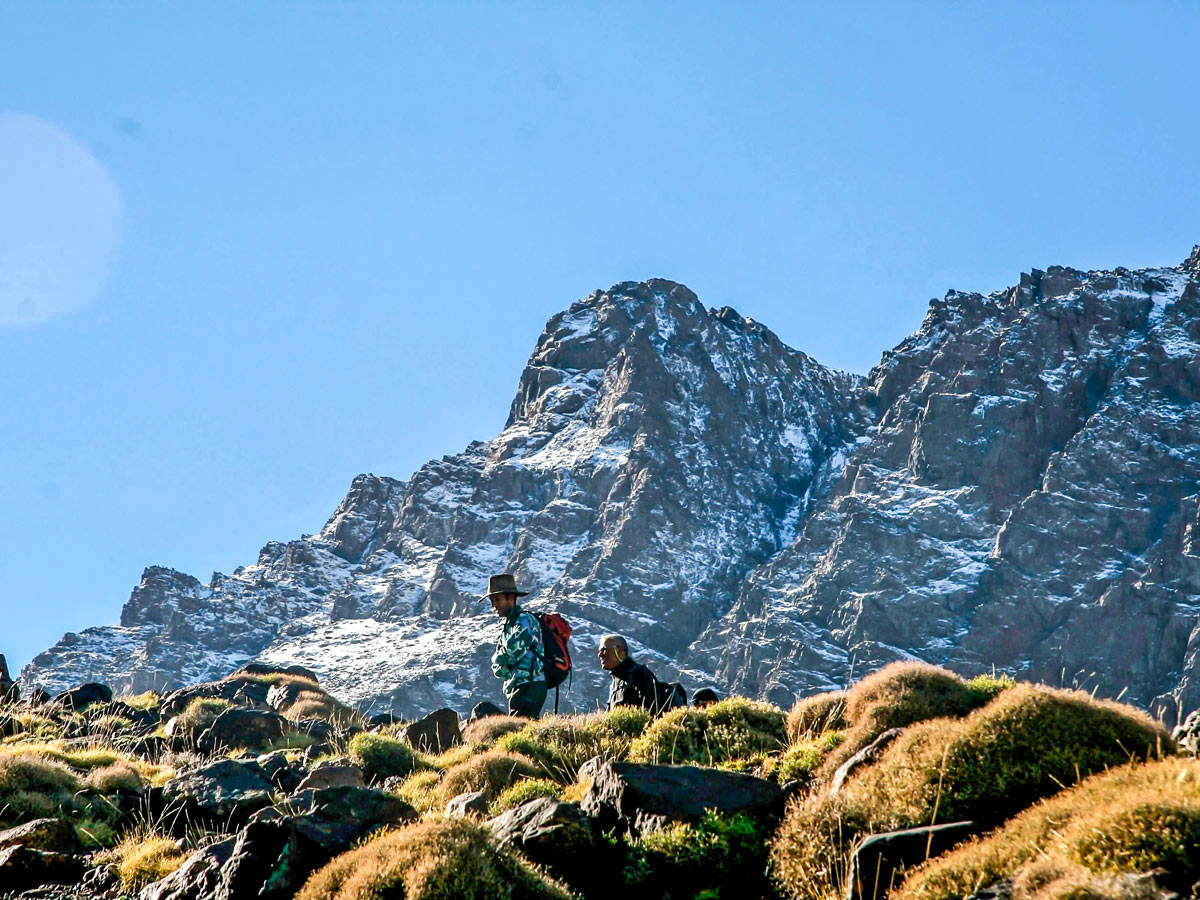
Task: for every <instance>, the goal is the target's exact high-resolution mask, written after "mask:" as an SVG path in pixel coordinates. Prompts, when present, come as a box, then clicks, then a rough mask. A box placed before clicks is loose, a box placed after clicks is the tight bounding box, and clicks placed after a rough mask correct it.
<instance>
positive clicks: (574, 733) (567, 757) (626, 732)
mask: <svg viewBox="0 0 1200 900" xmlns="http://www.w3.org/2000/svg"><path fill="white" fill-rule="evenodd" d="M650 720H651V716H650V714H649V713H648V712H647V711H646V710H644V709H640V708H637V709H635V708H632V707H620V708H618V709H615V710H613V711H611V712H607V713H596V714H593V715H588V716H547V717H546V718H544V719H536V720H534V721H532V722H528V723H527V724H525V725H524V727H523V728H521V730H520V731H515V732H511V733H509V734H505V735H503V736H502V737H501V738H499V740H497V741H496V748H497V749H500V750H507V751H509V752H513V753H520V754H522V755H524V756H528V757H529V758H530V759H532V760H533V761H534V762H536V763H537V764H538V765H539V766H540V767H541V769H542V771H543V772H545V773H546V774H547V775H548V776H549V777H550V778H552V779H554V780H555V781H557V782H558V783H559V784H563V785H565V784H570V783H571V782H573V781H574V780H575V778H576V775H577V774H578V772H579V767H580V766H581V765H583V764H584V763H585V762H587V761H588V760H589V759H591V758H592V757H594V756H601V757H604V758H605V759H618V760H621V759H625V758H626V757H627V756H628V754H629V747H630V744H631V743H632V741H633V740H634V739H635V738H636V737H637V736H638V735H640V734H641V733H642V732H643V731H644V730H645V728H646V726H647V725H648V724H649V722H650Z"/></svg>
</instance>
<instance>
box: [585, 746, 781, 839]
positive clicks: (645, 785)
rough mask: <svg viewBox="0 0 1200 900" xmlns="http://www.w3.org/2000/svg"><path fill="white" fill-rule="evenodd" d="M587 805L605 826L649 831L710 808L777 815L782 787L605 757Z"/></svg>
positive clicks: (694, 817) (717, 771)
mask: <svg viewBox="0 0 1200 900" xmlns="http://www.w3.org/2000/svg"><path fill="white" fill-rule="evenodd" d="M581 806H582V809H583V811H584V812H585V813H586V814H587V815H589V816H592V817H593V818H596V819H598V820H599V821H600V824H601V825H602V826H603V827H612V826H621V827H624V828H625V829H626V830H629V831H633V832H638V833H641V832H645V831H647V830H651V829H653V828H656V827H659V826H660V825H662V824H664V823H665V822H674V821H679V822H698V821H699V820H700V819H701V818H703V816H704V813H705V811H706V810H709V809H712V810H715V811H717V812H720V813H727V814H732V813H743V814H745V815H748V816H753V817H762V816H777V815H779V814H781V813H782V811H783V791H782V789H781V788H780V787H779V785H778V784H776V783H775V782H773V781H768V780H766V779H765V778H756V777H754V776H753V775H744V774H741V773H739V772H725V771H722V770H720V769H707V768H702V767H700V766H654V765H643V764H640V763H622V762H605V763H604V764H603V765H601V766H599V767H598V768H597V770H596V772H595V775H594V777H593V778H592V783H591V786H590V787H589V788H588V790H587V793H585V794H584V797H583V803H582V804H581Z"/></svg>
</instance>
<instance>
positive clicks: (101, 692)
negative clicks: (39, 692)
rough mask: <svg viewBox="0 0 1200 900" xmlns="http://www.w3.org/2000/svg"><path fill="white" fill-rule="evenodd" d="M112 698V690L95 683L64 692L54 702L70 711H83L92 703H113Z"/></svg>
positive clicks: (104, 685)
mask: <svg viewBox="0 0 1200 900" xmlns="http://www.w3.org/2000/svg"><path fill="white" fill-rule="evenodd" d="M112 698H113V693H112V688H110V687H109V686H108V685H106V684H99V683H97V682H94V681H93V682H89V683H87V684H84V685H80V686H79V687H77V688H73V689H72V690H69V691H63V692H62V693H61V694H59V695H58V696H56V697H55V698H54V702H55V703H61V704H63V705H64V706H66V707H68V708H70V709H83V708H84V707H85V706H88V705H89V704H92V703H111V702H112Z"/></svg>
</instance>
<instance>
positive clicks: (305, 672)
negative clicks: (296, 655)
mask: <svg viewBox="0 0 1200 900" xmlns="http://www.w3.org/2000/svg"><path fill="white" fill-rule="evenodd" d="M235 675H293V676H295V677H297V678H307V679H308V680H309V681H311V682H312V683H313V684H317V683H318V682H317V673H316V672H314V671H313V670H312V669H306V668H305V667H304V666H272V665H270V664H268V663H260V662H252V663H246V664H245V665H244V666H242V667H241V668H239V669H236V670H235V671H234V672H233V675H230V676H229V677H230V678H232V677H234V676H235Z"/></svg>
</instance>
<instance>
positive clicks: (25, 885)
mask: <svg viewBox="0 0 1200 900" xmlns="http://www.w3.org/2000/svg"><path fill="white" fill-rule="evenodd" d="M83 860H84V858H83V857H82V856H72V855H70V854H67V853H55V852H53V851H50V850H35V849H34V848H32V847H26V846H24V845H22V844H12V845H10V846H7V847H0V885H2V886H3V888H4V889H5V890H7V891H11V892H12V893H14V894H16V893H20V892H21V891H27V890H29V889H30V888H34V887H37V886H38V885H43V884H75V883H76V882H78V881H79V879H80V878H81V877H83V870H84V863H83Z"/></svg>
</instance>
